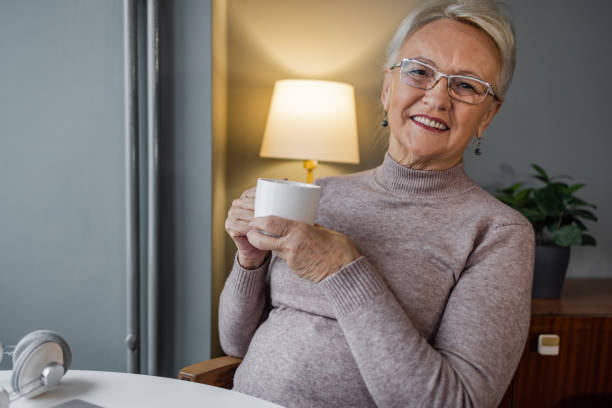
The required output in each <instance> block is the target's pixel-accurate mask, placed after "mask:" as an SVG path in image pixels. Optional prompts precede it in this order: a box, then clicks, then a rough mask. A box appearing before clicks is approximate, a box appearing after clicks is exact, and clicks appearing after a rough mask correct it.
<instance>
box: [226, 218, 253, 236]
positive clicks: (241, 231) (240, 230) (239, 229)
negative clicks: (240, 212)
mask: <svg viewBox="0 0 612 408" xmlns="http://www.w3.org/2000/svg"><path fill="white" fill-rule="evenodd" d="M251 229H252V228H250V227H249V223H248V222H246V221H242V220H240V221H235V222H231V223H229V224H228V225H227V227H226V228H225V230H226V231H227V230H231V231H232V232H231V233H229V231H228V233H229V234H230V235H231V236H232V237H235V236H237V235H246V234H247V232H249V231H250V230H251Z"/></svg>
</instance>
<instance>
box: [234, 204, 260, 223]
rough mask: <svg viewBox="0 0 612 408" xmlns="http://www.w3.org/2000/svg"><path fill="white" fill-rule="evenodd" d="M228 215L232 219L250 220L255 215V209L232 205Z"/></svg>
mask: <svg viewBox="0 0 612 408" xmlns="http://www.w3.org/2000/svg"><path fill="white" fill-rule="evenodd" d="M227 215H228V216H229V218H230V219H232V220H245V221H247V222H250V221H251V220H252V219H253V217H254V216H255V213H254V212H253V210H247V209H245V208H240V207H232V208H230V210H229V212H228V213H227Z"/></svg>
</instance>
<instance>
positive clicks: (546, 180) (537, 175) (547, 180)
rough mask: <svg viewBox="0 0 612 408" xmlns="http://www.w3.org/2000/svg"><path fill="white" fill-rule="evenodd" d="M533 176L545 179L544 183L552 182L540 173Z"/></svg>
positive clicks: (541, 179)
mask: <svg viewBox="0 0 612 408" xmlns="http://www.w3.org/2000/svg"><path fill="white" fill-rule="evenodd" d="M533 177H535V178H537V179H538V180H540V181H543V182H544V183H546V184H548V183H549V182H550V180H549V179H548V178H546V177H544V176H540V175H539V174H536V175H534V176H533Z"/></svg>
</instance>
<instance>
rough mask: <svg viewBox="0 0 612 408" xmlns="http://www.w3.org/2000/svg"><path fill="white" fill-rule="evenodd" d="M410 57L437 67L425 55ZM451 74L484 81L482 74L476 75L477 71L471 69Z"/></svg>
mask: <svg viewBox="0 0 612 408" xmlns="http://www.w3.org/2000/svg"><path fill="white" fill-rule="evenodd" d="M412 59H415V60H419V61H421V62H424V63H426V64H429V65H431V66H433V67H434V68H436V69H438V65H437V64H436V63H435V62H433V61H432V60H430V59H429V58H425V57H421V56H419V55H417V56H416V57H412ZM451 75H467V76H471V77H474V78H476V79H480V80H481V81H484V79H482V76H480V75H478V74H477V73H475V72H473V71H470V70H465V69H464V70H461V71H458V72H457V73H455V74H451ZM485 82H486V81H485Z"/></svg>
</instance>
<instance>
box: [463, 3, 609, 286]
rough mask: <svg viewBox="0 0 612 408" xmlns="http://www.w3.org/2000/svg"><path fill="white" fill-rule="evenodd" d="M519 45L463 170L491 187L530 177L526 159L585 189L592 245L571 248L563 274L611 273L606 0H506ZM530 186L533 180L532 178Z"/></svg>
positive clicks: (607, 7) (607, 9)
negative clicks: (505, 85)
mask: <svg viewBox="0 0 612 408" xmlns="http://www.w3.org/2000/svg"><path fill="white" fill-rule="evenodd" d="M508 4H509V6H510V8H511V10H512V11H513V14H514V21H515V26H516V27H515V28H516V34H517V42H518V45H517V47H518V56H517V66H516V71H515V76H514V81H513V83H512V86H511V88H510V91H509V93H508V95H507V99H506V102H505V103H504V105H503V106H502V109H501V111H500V113H499V114H498V116H497V118H496V119H495V120H494V121H493V123H492V124H491V127H490V128H489V130H488V131H487V132H486V133H485V135H484V139H483V142H482V151H483V155H482V156H480V157H476V156H474V154H473V153H472V151H468V152H466V155H465V161H466V168H467V170H468V173H469V174H470V175H471V176H472V177H473V178H474V179H475V180H476V181H478V182H479V183H480V184H481V185H483V186H486V187H487V188H488V189H490V190H492V191H493V190H494V189H495V188H497V187H499V186H501V185H506V186H507V185H508V184H509V183H511V182H513V181H518V180H525V181H527V180H529V177H528V176H529V175H530V174H532V173H533V172H532V170H531V167H530V164H531V163H537V164H539V165H541V166H542V167H544V169H546V170H547V171H548V172H549V173H550V174H568V175H571V176H573V177H574V180H575V182H584V183H586V184H587V186H586V187H585V188H584V189H583V190H581V191H579V192H578V193H577V194H578V196H580V197H582V198H583V199H585V200H587V201H589V202H592V203H595V204H597V205H598V209H597V211H596V214H597V215H598V216H599V222H597V223H591V222H587V223H586V224H587V226H588V227H589V230H590V231H591V232H592V235H593V236H594V237H595V238H596V239H597V242H598V245H597V246H596V247H573V248H572V256H571V258H570V265H569V268H568V274H569V276H573V277H608V278H610V277H612V234H610V231H611V230H612V188H611V185H610V174H612V161H611V160H610V152H611V151H612V132H611V131H610V127H609V118H610V115H611V114H612V99H611V98H610V95H612V82H611V81H610V80H609V78H608V76H609V74H610V67H612V47H611V46H610V44H611V41H612V24H610V17H612V2H610V1H608V0H591V1H579V2H576V1H571V0H563V1H558V0H546V1H541V0H540V1H527V0H520V1H517V0H513V1H508ZM535 185H537V183H535Z"/></svg>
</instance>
